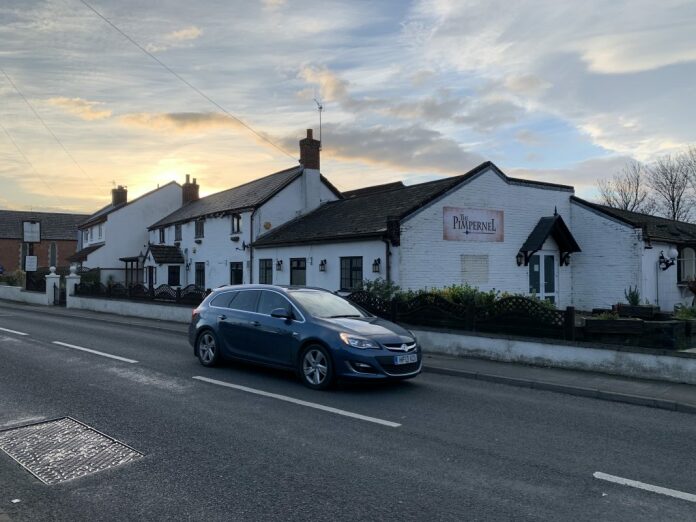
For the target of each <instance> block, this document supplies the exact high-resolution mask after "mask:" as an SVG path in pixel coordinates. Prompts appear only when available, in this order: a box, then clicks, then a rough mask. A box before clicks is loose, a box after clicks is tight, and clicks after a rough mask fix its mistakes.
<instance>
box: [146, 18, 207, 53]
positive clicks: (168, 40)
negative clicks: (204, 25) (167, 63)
mask: <svg viewBox="0 0 696 522" xmlns="http://www.w3.org/2000/svg"><path fill="white" fill-rule="evenodd" d="M202 34H203V31H202V30H201V29H200V28H199V27H196V26H195V25H192V26H189V27H184V28H183V29H178V30H176V31H172V32H171V33H167V34H165V35H164V36H163V37H162V38H161V39H160V42H158V43H153V42H151V43H149V44H147V45H146V46H145V48H146V49H147V50H148V51H150V52H151V53H156V52H161V51H166V50H168V49H171V48H175V47H183V46H185V45H186V44H187V42H191V41H193V40H197V39H198V38H199V37H200V36H201V35H202Z"/></svg>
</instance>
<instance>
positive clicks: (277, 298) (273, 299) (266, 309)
mask: <svg viewBox="0 0 696 522" xmlns="http://www.w3.org/2000/svg"><path fill="white" fill-rule="evenodd" d="M276 308H283V309H284V310H292V305H290V301H288V300H287V299H285V297H283V296H282V295H280V294H279V293H277V292H270V291H268V290H261V298H260V299H259V306H258V308H257V310H256V311H257V312H258V313H260V314H265V315H271V312H272V311H273V310H275V309H276Z"/></svg>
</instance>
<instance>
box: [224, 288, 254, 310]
mask: <svg viewBox="0 0 696 522" xmlns="http://www.w3.org/2000/svg"><path fill="white" fill-rule="evenodd" d="M260 293H261V290H244V291H243V292H235V296H234V298H233V299H232V302H231V303H230V305H229V306H230V308H232V309H233V310H241V311H242V312H255V311H256V302H257V301H258V300H259V294H260Z"/></svg>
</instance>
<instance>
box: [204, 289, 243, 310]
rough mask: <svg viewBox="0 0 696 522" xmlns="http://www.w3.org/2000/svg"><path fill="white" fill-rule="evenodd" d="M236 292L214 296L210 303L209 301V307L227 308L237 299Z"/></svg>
mask: <svg viewBox="0 0 696 522" xmlns="http://www.w3.org/2000/svg"><path fill="white" fill-rule="evenodd" d="M237 293H238V292H222V293H221V294H219V295H217V296H215V297H214V298H213V300H212V301H210V306H217V307H219V308H229V307H230V303H231V302H232V301H233V300H234V298H235V297H237Z"/></svg>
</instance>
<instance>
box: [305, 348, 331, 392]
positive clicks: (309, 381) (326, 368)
mask: <svg viewBox="0 0 696 522" xmlns="http://www.w3.org/2000/svg"><path fill="white" fill-rule="evenodd" d="M299 374H300V379H301V380H302V383H303V384H304V385H305V386H307V387H309V388H312V389H313V390H325V389H327V388H328V387H330V386H331V385H332V384H333V381H334V373H333V362H332V361H331V356H330V355H329V352H328V351H327V350H326V348H324V347H323V346H321V345H318V344H313V345H311V346H308V347H307V348H305V349H304V350H303V352H302V356H301V357H300V367H299Z"/></svg>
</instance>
